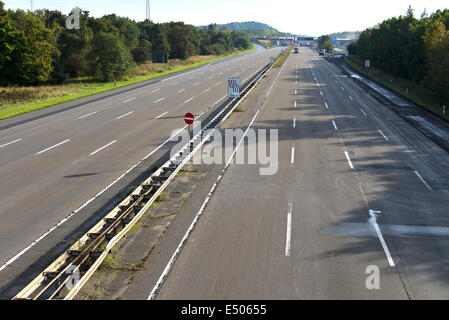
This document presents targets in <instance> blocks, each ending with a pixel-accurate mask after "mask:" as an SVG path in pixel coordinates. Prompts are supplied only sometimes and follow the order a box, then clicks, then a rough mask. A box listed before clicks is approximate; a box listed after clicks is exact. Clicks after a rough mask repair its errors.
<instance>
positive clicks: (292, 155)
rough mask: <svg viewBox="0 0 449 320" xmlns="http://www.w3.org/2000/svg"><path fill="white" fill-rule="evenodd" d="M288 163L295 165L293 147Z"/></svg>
mask: <svg viewBox="0 0 449 320" xmlns="http://www.w3.org/2000/svg"><path fill="white" fill-rule="evenodd" d="M290 163H291V164H293V163H295V145H293V146H292V154H291V157H290Z"/></svg>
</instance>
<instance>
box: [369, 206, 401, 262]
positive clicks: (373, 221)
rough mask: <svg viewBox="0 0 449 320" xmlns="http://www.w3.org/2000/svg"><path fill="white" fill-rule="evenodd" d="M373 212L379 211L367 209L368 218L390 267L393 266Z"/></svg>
mask: <svg viewBox="0 0 449 320" xmlns="http://www.w3.org/2000/svg"><path fill="white" fill-rule="evenodd" d="M375 213H380V212H379V211H373V210H371V209H370V210H369V215H370V219H369V222H370V223H371V225H372V226H373V227H374V230H375V231H376V234H377V237H378V238H379V241H380V243H381V245H382V248H383V249H384V252H385V255H386V256H387V260H388V263H389V264H390V267H394V266H395V265H394V261H393V258H392V257H391V254H390V250H388V246H387V244H386V242H385V239H384V237H383V235H382V232H381V231H380V228H379V225H378V224H377V219H376V215H375Z"/></svg>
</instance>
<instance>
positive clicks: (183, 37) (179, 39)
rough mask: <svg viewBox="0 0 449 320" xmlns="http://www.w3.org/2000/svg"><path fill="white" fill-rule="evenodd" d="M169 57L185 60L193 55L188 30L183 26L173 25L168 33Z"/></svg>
mask: <svg viewBox="0 0 449 320" xmlns="http://www.w3.org/2000/svg"><path fill="white" fill-rule="evenodd" d="M168 41H169V43H170V48H171V51H170V56H171V58H173V59H183V60H185V59H187V58H188V57H190V56H191V55H192V54H193V53H194V48H193V46H192V42H191V36H190V30H189V28H188V27H186V26H185V25H180V24H178V25H175V26H173V27H172V28H171V30H170V31H169V33H168Z"/></svg>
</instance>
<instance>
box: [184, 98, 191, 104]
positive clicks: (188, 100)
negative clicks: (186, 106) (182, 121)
mask: <svg viewBox="0 0 449 320" xmlns="http://www.w3.org/2000/svg"><path fill="white" fill-rule="evenodd" d="M192 100H193V97H192V98H190V99H187V100H186V101H184V103H188V102H190V101H192Z"/></svg>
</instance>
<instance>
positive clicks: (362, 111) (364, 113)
mask: <svg viewBox="0 0 449 320" xmlns="http://www.w3.org/2000/svg"><path fill="white" fill-rule="evenodd" d="M360 112H361V113H363V115H364V116H365V117H366V112H365V110H363V109H360Z"/></svg>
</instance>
